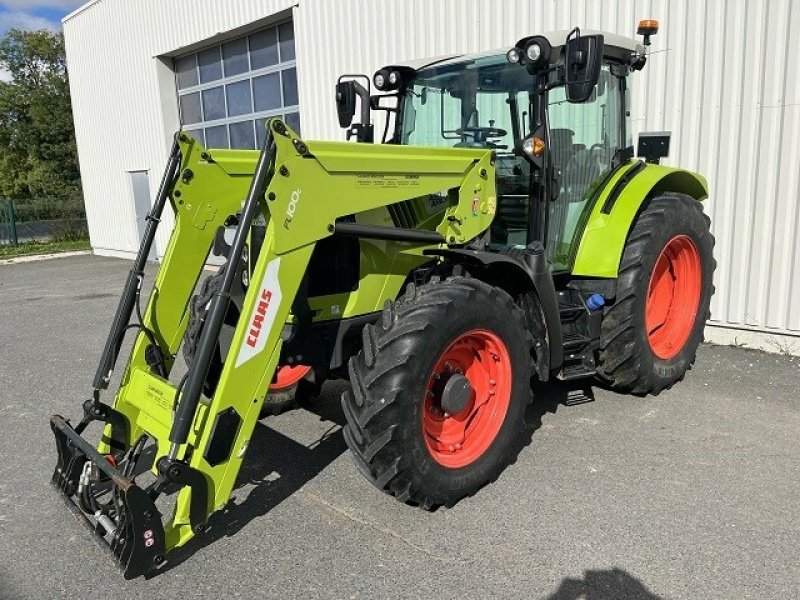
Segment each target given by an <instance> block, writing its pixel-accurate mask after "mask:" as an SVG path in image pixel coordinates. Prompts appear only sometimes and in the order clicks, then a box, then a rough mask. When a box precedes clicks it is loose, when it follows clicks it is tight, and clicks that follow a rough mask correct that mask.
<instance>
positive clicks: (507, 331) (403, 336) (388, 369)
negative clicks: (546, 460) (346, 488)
mask: <svg viewBox="0 0 800 600" xmlns="http://www.w3.org/2000/svg"><path fill="white" fill-rule="evenodd" d="M363 337H364V345H363V349H362V350H361V352H360V353H359V354H358V355H357V356H355V357H353V358H352V359H351V360H350V365H349V367H350V383H351V386H352V389H351V390H348V391H347V392H345V393H344V394H343V396H342V407H343V409H344V414H345V417H346V418H347V426H346V427H345V428H344V438H345V441H346V442H347V445H348V446H349V447H350V449H351V450H352V452H353V455H354V460H355V462H356V465H357V466H358V468H359V470H360V471H361V472H362V473H363V474H364V476H365V477H366V478H367V479H368V480H369V481H371V482H372V483H373V484H374V485H375V486H377V487H378V488H379V489H381V490H384V491H386V492H388V493H389V494H392V495H394V496H395V497H396V498H397V499H398V500H400V501H401V502H409V503H414V504H418V505H420V506H422V507H423V508H426V509H430V508H432V507H435V506H438V505H446V506H452V505H453V504H455V503H456V502H457V501H458V500H460V499H461V498H463V497H465V496H469V495H472V494H474V493H475V492H476V491H477V490H478V489H479V488H480V487H481V486H483V485H484V484H486V483H489V482H491V481H494V480H495V479H497V477H498V476H499V475H500V473H501V472H502V471H503V469H505V467H506V466H508V465H509V464H510V463H512V462H513V461H514V460H515V459H516V457H517V455H518V453H519V451H520V449H521V448H522V446H523V444H524V442H525V435H524V434H525V431H526V429H525V422H524V414H525V409H526V406H527V404H528V402H529V400H530V398H531V387H530V376H531V360H530V352H531V347H532V338H531V336H530V333H529V332H528V331H527V329H526V327H525V317H524V315H523V314H522V311H521V310H520V308H519V307H518V306H516V305H515V304H514V302H513V300H512V299H511V297H510V296H509V295H508V294H506V293H505V292H504V291H502V290H500V289H498V288H495V287H492V286H490V285H488V284H486V283H483V282H481V281H478V280H475V279H469V278H465V277H451V278H450V279H448V280H447V281H446V282H444V283H438V282H437V283H428V284H425V285H423V286H420V287H419V288H415V287H414V286H413V285H412V286H409V290H408V291H407V293H406V296H405V297H404V298H403V300H401V301H398V302H396V303H387V305H386V307H385V308H384V310H383V314H382V317H381V320H380V321H379V322H378V323H376V324H375V325H367V326H366V327H365V328H364V330H363ZM437 375H439V377H437ZM465 380H467V381H469V386H468V390H469V393H468V394H467V396H466V397H468V398H469V400H465V401H464V402H465V403H464V404H462V405H461V406H462V408H460V409H455V408H454V409H452V410H453V414H449V413H447V411H446V410H445V409H444V407H445V406H451V407H452V406H455V405H454V404H452V403H450V401H448V402H446V403H443V402H442V398H444V397H445V392H444V391H443V390H444V389H450V390H452V389H453V388H454V387H455V386H451V387H450V388H448V384H449V382H450V381H453V383H458V382H459V381H460V382H461V383H463V382H464V381H465ZM453 397H454V396H447V398H453ZM464 398H465V396H460V399H461V400H464ZM459 428H461V429H459Z"/></svg>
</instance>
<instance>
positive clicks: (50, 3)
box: [0, 0, 86, 81]
mask: <svg viewBox="0 0 800 600" xmlns="http://www.w3.org/2000/svg"><path fill="white" fill-rule="evenodd" d="M85 2H86V0H0V37H2V36H3V34H5V32H6V31H8V30H9V29H11V28H12V27H16V28H17V29H50V30H52V31H61V19H62V17H64V16H65V15H68V14H69V13H71V12H72V11H73V10H75V9H76V8H78V7H79V6H80V5H81V4H84V3H85ZM8 79H9V74H8V73H7V72H6V71H5V70H4V69H3V68H2V67H0V81H8Z"/></svg>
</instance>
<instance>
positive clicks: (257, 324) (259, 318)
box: [247, 289, 272, 348]
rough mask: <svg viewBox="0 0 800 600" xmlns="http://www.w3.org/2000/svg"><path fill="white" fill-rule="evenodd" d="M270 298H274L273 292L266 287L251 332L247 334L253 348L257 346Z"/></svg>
mask: <svg viewBox="0 0 800 600" xmlns="http://www.w3.org/2000/svg"><path fill="white" fill-rule="evenodd" d="M270 300H272V292H271V291H269V290H266V289H264V290H261V298H260V299H259V301H258V306H257V307H256V314H255V315H254V316H253V322H252V323H251V324H250V333H248V334H247V345H248V346H250V347H251V348H255V347H256V342H258V336H259V335H261V328H262V327H263V326H264V317H265V316H266V315H267V309H268V308H269V303H270Z"/></svg>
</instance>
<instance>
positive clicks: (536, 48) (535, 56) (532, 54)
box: [525, 42, 542, 63]
mask: <svg viewBox="0 0 800 600" xmlns="http://www.w3.org/2000/svg"><path fill="white" fill-rule="evenodd" d="M541 56H542V47H541V46H540V45H539V44H537V43H536V42H533V43H532V44H529V45H528V47H527V48H525V58H527V59H528V60H529V61H530V62H532V63H535V62H536V61H537V60H539V57H541Z"/></svg>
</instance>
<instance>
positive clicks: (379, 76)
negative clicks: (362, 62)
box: [372, 71, 386, 90]
mask: <svg viewBox="0 0 800 600" xmlns="http://www.w3.org/2000/svg"><path fill="white" fill-rule="evenodd" d="M372 83H374V84H375V87H376V88H378V89H379V90H382V89H383V88H384V87H386V75H385V74H384V72H383V71H378V72H377V73H375V76H374V77H373V78H372Z"/></svg>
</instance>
